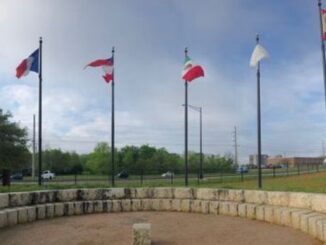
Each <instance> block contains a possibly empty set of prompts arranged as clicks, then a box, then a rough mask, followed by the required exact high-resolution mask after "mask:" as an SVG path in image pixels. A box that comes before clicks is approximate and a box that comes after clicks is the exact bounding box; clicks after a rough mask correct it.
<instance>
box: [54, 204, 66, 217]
mask: <svg viewBox="0 0 326 245" xmlns="http://www.w3.org/2000/svg"><path fill="white" fill-rule="evenodd" d="M64 208H65V205H64V203H55V204H54V216H55V217H61V216H63V214H64Z"/></svg>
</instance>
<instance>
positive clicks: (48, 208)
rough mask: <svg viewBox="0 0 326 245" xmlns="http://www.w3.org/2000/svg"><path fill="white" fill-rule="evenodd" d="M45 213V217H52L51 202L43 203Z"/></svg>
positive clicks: (52, 207) (52, 208) (52, 206)
mask: <svg viewBox="0 0 326 245" xmlns="http://www.w3.org/2000/svg"><path fill="white" fill-rule="evenodd" d="M45 209H46V211H45V213H46V218H47V219H50V218H53V217H54V205H53V204H52V203H48V204H45Z"/></svg>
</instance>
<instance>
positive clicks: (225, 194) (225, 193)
mask: <svg viewBox="0 0 326 245" xmlns="http://www.w3.org/2000/svg"><path fill="white" fill-rule="evenodd" d="M216 200H219V201H229V190H227V189H217V190H216Z"/></svg>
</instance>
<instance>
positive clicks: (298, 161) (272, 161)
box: [267, 156, 325, 168]
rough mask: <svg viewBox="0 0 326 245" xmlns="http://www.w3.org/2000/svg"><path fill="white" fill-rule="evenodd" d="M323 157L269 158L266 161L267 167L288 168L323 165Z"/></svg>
mask: <svg viewBox="0 0 326 245" xmlns="http://www.w3.org/2000/svg"><path fill="white" fill-rule="evenodd" d="M324 159H325V157H281V156H277V157H270V158H268V160H267V163H268V165H288V166H289V168H293V167H298V166H300V167H301V166H302V167H304V166H316V165H322V164H323V163H324Z"/></svg>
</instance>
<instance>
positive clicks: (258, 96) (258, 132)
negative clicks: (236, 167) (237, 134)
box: [256, 34, 262, 188]
mask: <svg viewBox="0 0 326 245" xmlns="http://www.w3.org/2000/svg"><path fill="white" fill-rule="evenodd" d="M256 43H257V44H259V34H257V36H256ZM257 143H258V144H257V145H258V156H257V157H258V159H257V160H258V188H262V176H261V115H260V62H259V61H258V64H257Z"/></svg>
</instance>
